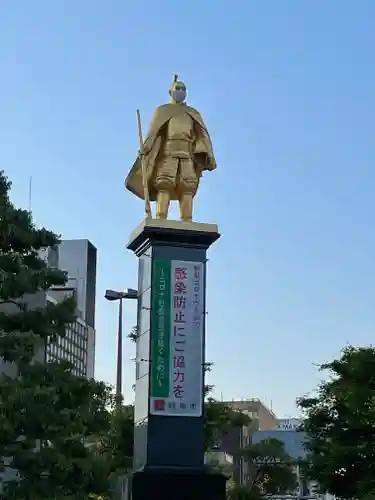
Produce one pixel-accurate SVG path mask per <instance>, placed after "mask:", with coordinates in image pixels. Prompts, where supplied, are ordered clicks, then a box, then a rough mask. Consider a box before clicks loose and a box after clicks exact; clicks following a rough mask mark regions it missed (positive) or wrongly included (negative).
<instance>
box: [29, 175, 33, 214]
mask: <svg viewBox="0 0 375 500" xmlns="http://www.w3.org/2000/svg"><path fill="white" fill-rule="evenodd" d="M32 188H33V178H32V176H31V175H30V179H29V212H31V196H32Z"/></svg>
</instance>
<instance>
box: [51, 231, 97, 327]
mask: <svg viewBox="0 0 375 500" xmlns="http://www.w3.org/2000/svg"><path fill="white" fill-rule="evenodd" d="M58 261H59V268H60V269H62V270H63V271H66V272H67V273H68V283H67V285H66V286H67V287H68V288H73V289H74V290H75V294H76V299H77V308H78V310H79V311H80V312H81V313H82V319H83V321H85V323H86V324H87V325H89V326H91V327H92V328H95V297H96V265H97V249H96V248H95V247H94V245H93V244H92V243H91V242H90V241H89V240H62V241H61V243H60V245H59V257H58Z"/></svg>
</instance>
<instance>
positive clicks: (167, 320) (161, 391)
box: [150, 260, 204, 417]
mask: <svg viewBox="0 0 375 500" xmlns="http://www.w3.org/2000/svg"><path fill="white" fill-rule="evenodd" d="M203 273H204V267H203V264H202V263H200V262H185V261H167V260H155V261H154V262H153V269H152V299H151V301H152V305H151V367H150V370H151V379H150V413H151V414H152V415H163V416H184V417H200V416H201V415H202V410H203V362H204V359H203V343H204V339H203V321H204V289H203V287H204V280H203Z"/></svg>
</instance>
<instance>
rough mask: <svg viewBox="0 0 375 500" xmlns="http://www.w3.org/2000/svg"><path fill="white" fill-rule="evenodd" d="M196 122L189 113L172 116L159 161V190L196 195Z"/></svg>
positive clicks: (156, 185)
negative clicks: (194, 154) (194, 193)
mask: <svg viewBox="0 0 375 500" xmlns="http://www.w3.org/2000/svg"><path fill="white" fill-rule="evenodd" d="M193 140H194V121H193V119H192V118H191V116H190V115H189V114H188V113H181V114H179V115H178V116H176V117H172V118H171V119H170V120H169V122H168V123H167V133H166V138H165V141H164V144H163V145H162V148H161V151H160V156H159V159H158V161H157V173H156V179H155V187H156V188H157V189H163V190H164V189H165V190H168V191H175V192H176V194H179V193H187V192H190V193H191V192H194V191H195V189H196V187H197V181H198V178H197V175H196V172H195V168H194V162H193V151H192V148H193Z"/></svg>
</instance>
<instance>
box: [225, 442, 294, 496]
mask: <svg viewBox="0 0 375 500" xmlns="http://www.w3.org/2000/svg"><path fill="white" fill-rule="evenodd" d="M242 455H243V457H244V459H245V460H246V462H247V464H248V466H249V476H250V479H249V481H248V484H247V485H246V487H240V488H238V487H237V488H236V487H234V491H232V492H231V498H233V499H237V500H242V499H243V500H247V499H249V500H250V499H251V500H258V499H260V498H263V497H264V496H265V495H285V494H290V493H293V492H294V491H295V489H296V487H297V480H296V475H295V472H294V465H295V464H294V461H293V460H292V458H291V457H290V456H289V455H288V454H287V453H286V451H285V449H284V443H283V442H282V441H279V440H278V439H275V438H269V439H264V440H263V441H260V442H259V443H254V444H250V445H249V446H247V447H246V448H245V449H244V450H243V452H242ZM236 495H237V496H236ZM246 495H247V496H246Z"/></svg>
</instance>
